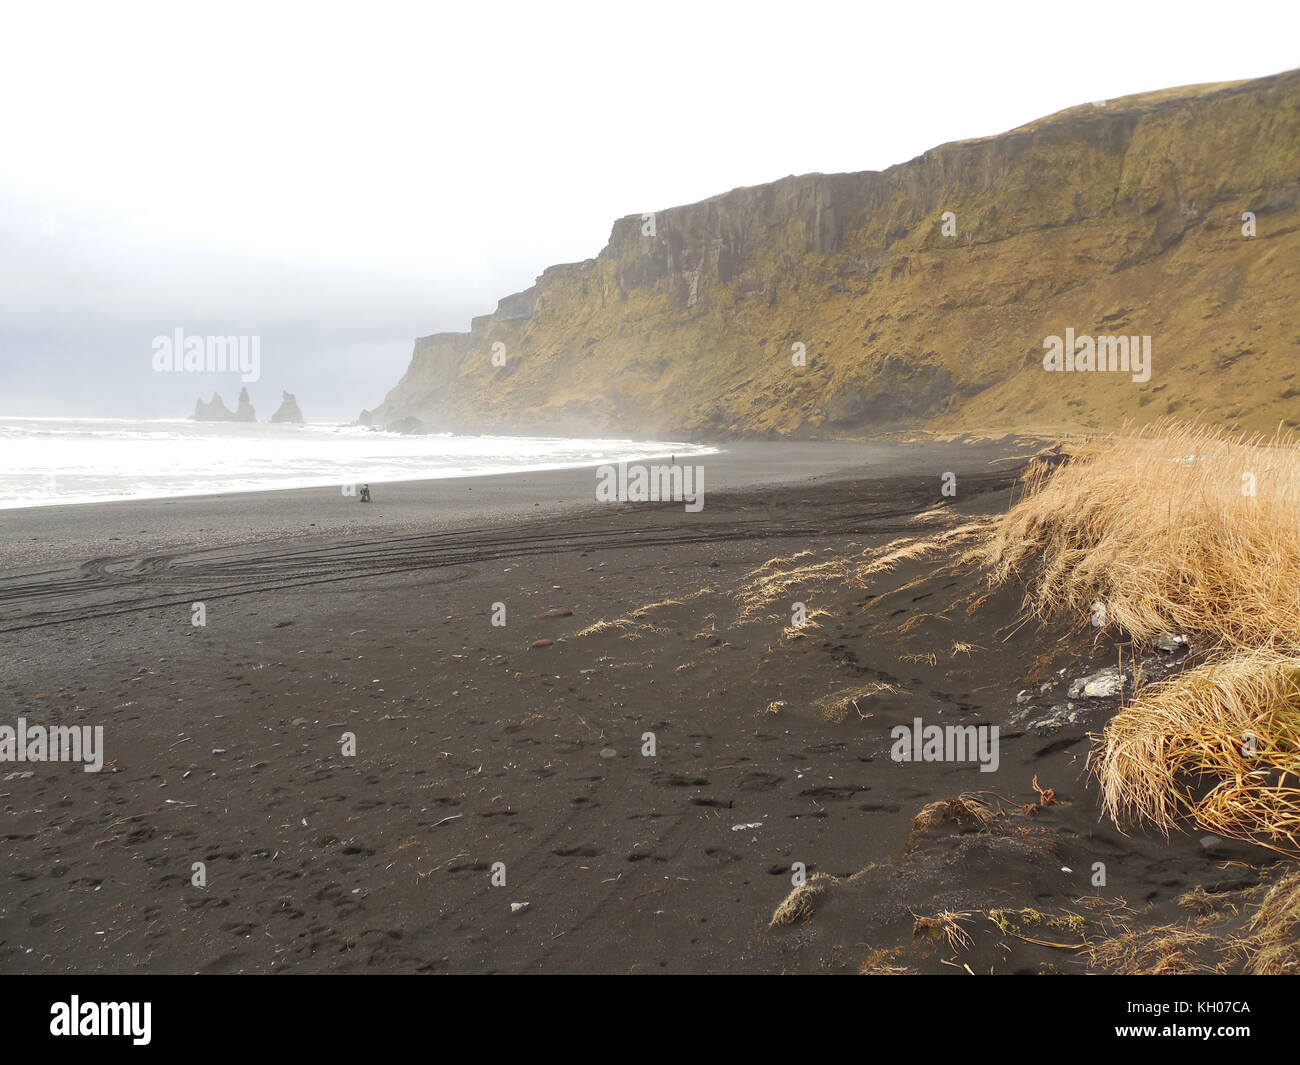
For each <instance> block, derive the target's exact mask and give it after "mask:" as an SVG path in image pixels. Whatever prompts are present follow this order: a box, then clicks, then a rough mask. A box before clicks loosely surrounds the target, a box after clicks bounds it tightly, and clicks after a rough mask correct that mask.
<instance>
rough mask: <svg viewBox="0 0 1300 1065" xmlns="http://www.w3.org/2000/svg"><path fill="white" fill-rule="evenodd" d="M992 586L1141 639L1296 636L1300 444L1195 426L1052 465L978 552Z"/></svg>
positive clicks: (1116, 442) (1275, 642)
mask: <svg viewBox="0 0 1300 1065" xmlns="http://www.w3.org/2000/svg"><path fill="white" fill-rule="evenodd" d="M972 554H973V555H974V557H976V558H977V559H978V560H979V561H980V562H982V563H984V564H986V565H988V566H989V567H990V570H991V580H992V582H993V583H995V584H997V583H1002V582H1004V581H1008V580H1011V579H1019V580H1021V581H1023V582H1024V583H1025V585H1026V588H1027V592H1026V604H1027V606H1028V607H1029V608H1030V610H1031V611H1032V612H1034V613H1036V614H1039V615H1042V616H1049V615H1060V614H1067V615H1070V614H1072V615H1075V616H1078V617H1081V618H1082V617H1087V616H1089V615H1090V613H1091V612H1092V608H1093V604H1094V603H1100V604H1102V606H1104V608H1105V620H1106V623H1107V626H1108V627H1113V628H1116V629H1118V630H1120V631H1123V632H1126V633H1128V634H1129V635H1131V636H1134V637H1136V638H1137V639H1139V640H1145V639H1150V638H1151V637H1154V636H1156V635H1158V634H1160V633H1161V632H1167V631H1170V630H1174V631H1177V632H1186V633H1197V634H1200V635H1202V636H1204V637H1208V638H1209V640H1211V641H1212V642H1214V643H1216V644H1217V645H1219V646H1221V647H1223V648H1225V649H1229V648H1241V649H1249V650H1253V649H1255V648H1264V647H1272V648H1276V649H1294V648H1296V646H1297V642H1298V641H1300V441H1298V440H1297V439H1296V437H1295V435H1294V434H1286V435H1281V434H1279V435H1277V436H1274V437H1273V438H1272V439H1269V440H1263V439H1260V438H1258V437H1244V436H1234V435H1230V434H1226V433H1224V432H1221V431H1217V430H1213V429H1207V428H1203V427H1199V426H1194V425H1175V424H1170V423H1163V424H1158V425H1155V426H1149V427H1147V428H1146V429H1144V430H1142V431H1140V432H1138V433H1137V434H1135V435H1133V436H1127V437H1125V436H1113V437H1108V438H1106V439H1103V440H1096V441H1090V442H1087V443H1085V444H1084V445H1083V446H1082V448H1081V453H1080V454H1078V455H1076V456H1074V457H1073V458H1071V459H1070V460H1068V461H1067V462H1065V463H1064V464H1063V465H1061V466H1059V467H1057V468H1055V469H1053V468H1052V467H1051V466H1049V465H1047V464H1045V463H1042V462H1037V463H1035V464H1034V465H1033V466H1032V467H1031V469H1030V471H1029V473H1028V474H1027V476H1026V481H1025V497H1024V498H1023V499H1022V500H1021V501H1020V502H1018V503H1017V504H1016V505H1015V506H1014V507H1012V508H1011V509H1010V510H1009V511H1008V512H1007V513H1006V514H1004V515H1003V516H1002V517H1001V518H999V519H998V521H997V522H996V523H995V525H994V526H993V528H992V530H991V532H990V535H989V536H988V538H987V540H986V541H985V542H984V543H983V544H982V545H981V546H980V547H979V548H977V549H976V550H975V551H974V552H973V553H972Z"/></svg>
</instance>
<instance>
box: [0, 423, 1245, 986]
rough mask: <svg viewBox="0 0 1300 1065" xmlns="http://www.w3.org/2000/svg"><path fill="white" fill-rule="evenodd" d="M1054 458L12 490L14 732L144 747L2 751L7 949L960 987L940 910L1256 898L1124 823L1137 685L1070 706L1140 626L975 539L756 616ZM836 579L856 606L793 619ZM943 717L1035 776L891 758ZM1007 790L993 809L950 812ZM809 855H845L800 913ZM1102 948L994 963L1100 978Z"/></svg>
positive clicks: (1012, 448) (989, 964)
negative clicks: (684, 493)
mask: <svg viewBox="0 0 1300 1065" xmlns="http://www.w3.org/2000/svg"><path fill="white" fill-rule="evenodd" d="M1034 450H1035V446H1034V445H1032V444H1029V443H1018V442H1015V441H1010V440H1007V441H997V442H993V441H986V442H971V441H962V442H953V443H926V444H898V445H886V444H869V445H867V444H864V445H854V444H833V445H829V444H828V445H814V444H807V445H804V444H800V445H795V444H772V445H766V444H756V443H753V444H738V445H729V446H728V448H727V451H726V453H724V454H720V455H716V456H711V457H709V458H707V459H705V460H703V461H704V463H705V465H706V468H707V474H706V496H707V502H706V506H705V507H704V509H703V510H702V511H701V512H700V513H698V514H691V513H686V512H685V511H684V510H683V507H682V506H681V504H672V503H662V504H611V505H597V504H595V503H594V502H592V491H593V481H594V476H593V471H592V470H569V471H559V472H552V473H540V474H527V475H517V476H509V477H490V478H488V477H485V478H469V479H464V480H449V481H428V482H407V483H402V484H392V485H375V486H374V499H375V502H374V503H372V504H371V505H370V506H368V507H367V506H362V505H359V504H358V503H357V501H356V500H355V499H353V498H349V497H344V496H341V495H340V494H339V493H338V491H337V490H332V491H331V490H303V491H292V492H275V493H259V494H250V495H239V496H224V497H205V498H193V499H183V500H160V501H151V502H133V503H122V504H112V505H90V506H82V507H60V508H43V509H32V510H22V511H8V512H4V513H3V514H0V534H2V535H3V538H4V567H3V575H2V577H0V632H3V634H4V636H3V639H4V655H3V662H2V664H0V671H2V681H0V688H2V690H3V694H4V699H5V703H6V705H7V706H8V707H9V708H10V714H11V716H18V715H24V716H26V717H27V718H28V719H29V720H31V721H33V722H41V723H65V724H67V723H75V724H91V725H103V726H104V730H105V746H106V755H105V757H106V766H105V769H104V771H103V772H101V773H98V774H93V773H83V772H82V771H81V769H80V767H79V766H73V765H66V764H51V765H45V766H34V767H31V766H22V767H18V766H11V765H5V766H3V767H2V768H3V772H0V811H2V812H3V830H2V833H0V854H2V855H3V887H2V888H0V970H2V971H4V972H8V973H67V972H74V971H75V972H115V973H117V972H153V973H172V972H176V973H181V972H288V971H293V972H311V973H314V972H362V971H370V972H483V971H488V972H491V971H508V972H537V971H545V972H759V973H774V972H786V971H803V972H856V971H858V970H859V968H860V967H861V966H863V965H864V963H867V961H868V959H869V958H872V957H875V958H876V959H877V960H876V964H878V965H879V964H884V963H883V962H881V961H880V959H881V957H883V956H884V955H882V954H881V952H885V954H888V956H889V957H890V958H893V959H895V960H897V962H898V964H900V965H903V966H906V967H908V968H909V969H911V970H913V971H930V972H944V971H947V972H960V971H962V970H961V969H960V968H956V967H954V966H952V965H951V964H950V963H948V962H946V961H945V958H946V957H947V956H948V954H947V953H945V951H943V950H942V949H941V947H940V946H934V947H933V948H931V947H923V948H922V949H920V950H917V949H916V948H915V947H914V946H913V940H914V931H913V929H914V925H915V922H916V919H917V917H919V916H922V915H923V914H925V913H929V912H935V911H940V910H948V911H956V912H961V911H964V910H967V909H971V910H974V909H979V910H985V909H988V908H990V907H1009V908H1013V909H1016V910H1020V909H1022V908H1032V909H1033V910H1034V911H1036V912H1038V911H1041V912H1044V913H1050V912H1066V911H1069V912H1072V913H1083V914H1084V915H1085V917H1086V919H1087V920H1094V919H1096V920H1098V921H1100V920H1102V919H1103V916H1102V915H1104V914H1111V915H1114V914H1119V913H1126V912H1132V913H1137V912H1139V911H1140V912H1142V913H1144V914H1148V915H1155V916H1159V915H1160V914H1165V913H1168V912H1172V911H1173V910H1174V909H1175V907H1174V902H1173V900H1174V898H1175V897H1177V896H1178V895H1180V894H1183V893H1184V892H1186V891H1187V890H1188V889H1189V888H1191V887H1193V886H1195V885H1197V884H1202V883H1207V882H1209V883H1223V882H1225V881H1231V880H1233V878H1236V879H1237V880H1242V879H1243V878H1244V877H1247V876H1248V874H1246V873H1244V872H1242V871H1241V870H1240V869H1238V870H1236V871H1233V870H1232V869H1230V868H1225V867H1224V866H1223V865H1222V860H1223V858H1224V855H1222V854H1209V853H1207V852H1206V851H1205V849H1204V848H1202V847H1201V846H1200V845H1199V844H1198V842H1197V839H1196V837H1195V836H1188V837H1175V838H1174V839H1173V840H1172V841H1168V842H1167V841H1165V840H1164V839H1163V838H1161V837H1159V836H1158V835H1156V836H1151V837H1147V836H1141V835H1139V836H1135V837H1127V838H1126V837H1123V836H1121V835H1120V834H1119V833H1118V832H1117V831H1116V830H1115V829H1114V828H1113V827H1112V826H1111V825H1110V824H1109V823H1108V822H1102V821H1101V820H1100V818H1099V815H1098V810H1097V804H1096V799H1095V795H1094V794H1093V792H1092V790H1091V787H1090V785H1089V783H1088V781H1087V778H1086V777H1085V775H1084V766H1083V761H1084V757H1085V755H1086V752H1087V749H1088V743H1087V740H1086V734H1087V733H1088V732H1089V731H1091V730H1094V729H1096V728H1098V727H1100V725H1101V724H1102V723H1103V722H1104V720H1105V717H1106V715H1107V713H1108V712H1110V710H1113V707H1114V705H1115V700H1109V701H1108V700H1104V699H1101V700H1091V701H1090V700H1083V703H1085V704H1087V705H1086V706H1082V708H1081V709H1080V711H1079V712H1078V713H1077V714H1075V715H1073V719H1072V720H1070V721H1068V722H1062V723H1058V724H1054V725H1051V726H1039V727H1037V728H1035V727H1030V725H1031V723H1032V722H1033V721H1034V720H1035V719H1041V718H1043V717H1044V715H1050V713H1051V712H1052V710H1053V709H1054V708H1055V705H1056V704H1063V703H1064V702H1065V698H1066V696H1065V694H1064V692H1065V687H1066V685H1068V683H1069V681H1070V680H1071V679H1073V678H1077V677H1081V676H1084V675H1087V674H1090V673H1093V672H1095V671H1097V670H1099V669H1101V668H1103V667H1105V666H1107V665H1109V664H1113V663H1114V662H1115V651H1114V649H1113V648H1111V647H1110V646H1107V645H1101V646H1093V643H1092V640H1091V637H1090V636H1089V635H1088V634H1087V633H1086V632H1085V633H1076V634H1073V635H1071V634H1069V633H1065V632H1062V631H1052V632H1044V631H1042V630H1040V629H1039V628H1038V627H1036V626H1033V625H1024V624H1017V617H1018V606H1019V604H1018V602H1016V601H1015V599H1014V597H1013V596H1012V595H1011V594H1010V593H1002V594H1001V596H1000V597H995V599H994V600H993V601H991V602H990V603H988V604H986V605H985V606H984V608H983V610H982V612H979V613H972V612H969V611H966V610H963V609H956V608H955V604H957V603H958V602H959V601H960V600H961V599H962V597H964V596H971V595H977V594H978V593H979V591H980V589H979V586H978V581H977V579H976V578H975V577H973V576H971V575H969V574H967V575H963V574H961V573H960V572H958V571H957V570H955V569H954V568H953V567H952V566H950V565H947V563H948V562H950V561H951V560H950V559H948V560H945V559H939V560H937V561H936V560H933V559H929V560H920V559H918V560H913V561H908V560H903V561H901V562H900V563H899V564H898V565H897V566H895V567H893V568H891V569H889V570H887V571H884V572H882V573H881V574H880V575H879V579H878V582H877V583H876V584H873V585H872V586H871V587H870V588H869V589H867V590H863V588H861V587H856V586H852V585H849V584H840V585H835V586H833V587H822V586H820V585H816V584H815V582H811V581H810V582H809V583H808V584H807V586H806V588H803V587H799V588H794V589H793V590H791V594H790V595H788V596H786V597H785V598H781V599H779V600H778V601H773V602H772V603H770V604H767V605H763V606H761V607H760V608H759V609H757V610H756V611H753V612H752V616H749V617H746V616H742V615H743V613H744V611H745V609H746V607H745V599H744V596H743V594H741V592H742V589H743V587H744V586H745V585H746V583H747V574H751V573H752V571H754V570H755V569H756V568H757V567H761V566H764V564H765V563H768V562H769V560H772V559H774V558H785V559H789V558H791V557H792V556H795V555H796V554H797V553H799V552H803V551H809V552H812V553H813V554H812V555H811V556H809V557H810V559H812V560H816V559H818V558H822V557H824V558H827V559H829V558H833V557H839V556H844V555H854V554H861V553H862V552H863V551H864V550H868V549H870V550H874V549H878V548H880V547H881V546H883V545H885V544H887V543H889V542H891V541H894V540H896V539H898V538H900V537H909V536H927V535H930V534H931V533H933V532H935V531H936V530H942V529H944V528H950V527H952V526H954V525H957V524H959V523H960V522H961V521H963V520H965V519H966V518H967V517H970V516H978V515H980V514H984V513H993V512H996V511H998V510H1000V509H1003V508H1005V507H1006V506H1007V505H1008V502H1009V501H1010V499H1011V497H1012V493H1013V483H1014V477H1015V475H1016V473H1017V472H1018V470H1019V468H1020V467H1021V465H1022V464H1023V462H1024V461H1025V459H1026V458H1027V456H1029V455H1031V454H1032V453H1033V452H1034ZM945 472H953V473H955V474H956V478H957V484H958V486H959V490H958V494H957V497H956V498H955V499H944V498H943V497H942V496H941V494H940V481H941V477H942V475H943V473H945ZM936 507H937V508H938V510H939V516H938V518H936V510H935V508H936ZM801 597H802V598H803V599H806V601H807V604H808V606H809V609H810V610H813V609H816V610H818V611H825V614H822V615H819V616H816V624H815V625H814V626H812V627H810V628H809V629H808V631H807V633H806V635H805V634H796V638H792V637H791V636H790V634H789V633H788V632H786V631H785V630H786V629H787V628H788V626H789V625H790V617H789V613H790V602H789V600H794V599H799V598H801ZM195 602H202V603H204V604H205V608H206V625H205V626H202V627H196V626H194V625H192V624H191V604H192V603H195ZM497 603H502V604H504V605H505V610H506V624H505V625H504V626H494V625H493V624H492V623H491V616H492V612H493V609H494V604H497ZM645 607H650V608H651V609H649V610H643V609H642V608H645ZM602 620H603V621H607V622H611V623H613V624H611V625H610V626H607V627H601V626H596V629H597V631H594V632H588V631H586V630H589V629H590V628H591V627H592V626H593V625H595V623H597V622H599V621H602ZM882 685H883V687H881V686H882ZM867 689H872V691H871V693H870V694H869V695H864V696H862V698H861V699H860V700H858V699H852V700H847V701H846V700H840V702H842V703H843V705H842V706H840V710H841V711H842V712H840V713H828V712H827V710H828V707H829V708H831V709H834V708H835V706H836V705H837V703H836V700H837V698H838V695H839V694H842V693H844V692H849V693H852V692H854V691H862V690H867ZM1022 690H1026V691H1028V692H1029V693H1030V694H1029V695H1028V696H1025V697H1020V698H1018V694H1017V693H1018V692H1020V691H1022ZM1108 708H1110V710H1108ZM918 717H919V718H923V719H925V720H927V721H939V722H943V721H960V722H962V723H986V724H988V723H991V724H996V725H998V726H999V727H1000V728H1001V730H1002V754H1001V761H1000V765H999V767H998V769H997V771H996V772H993V773H981V772H979V769H978V766H977V765H975V764H973V763H963V764H953V763H951V762H947V763H945V762H935V763H926V762H913V763H898V762H895V761H892V760H891V758H890V753H889V752H890V744H891V740H890V729H891V728H892V727H893V726H895V725H898V724H908V723H910V722H911V721H912V720H913V719H914V718H918ZM345 733H347V734H351V735H352V736H354V737H355V744H356V754H355V756H347V755H345V754H344V753H343V747H342V741H343V740H344V739H345ZM647 734H653V744H654V748H655V750H654V754H653V755H652V756H647V755H646V754H643V749H644V747H645V744H646V743H647ZM33 769H34V772H26V770H33ZM15 770H22V771H17V772H15ZM1035 781H1037V783H1038V789H1036V788H1035V785H1034V782H1035ZM1044 789H1050V791H1049V793H1048V795H1047V797H1046V798H1044V796H1043V790H1044ZM977 791H978V792H983V793H988V794H989V798H988V800H987V801H988V802H989V803H990V804H991V806H993V807H996V808H998V809H999V811H1000V813H1001V814H1002V815H1003V816H1000V817H999V818H998V820H997V821H995V822H993V823H992V825H991V826H989V825H979V824H970V823H965V822H964V821H963V815H962V812H961V811H960V810H954V811H950V812H949V813H950V814H951V816H949V815H948V814H943V813H941V814H940V815H939V816H935V817H931V818H929V819H928V820H927V821H925V822H924V823H921V822H917V823H914V819H915V818H916V817H917V815H918V813H920V812H921V811H922V810H923V808H926V807H927V806H928V805H929V804H932V803H936V802H943V801H944V800H948V799H950V798H952V797H954V796H957V795H958V794H959V793H962V792H977ZM1098 862H1101V863H1104V864H1105V866H1106V870H1107V877H1106V886H1105V887H1097V886H1095V882H1094V878H1095V872H1094V870H1095V868H1096V863H1098ZM195 863H203V869H204V872H205V874H206V886H203V887H200V886H195V884H194V883H193V882H192V878H193V876H194V872H193V871H194V868H195ZM496 863H504V868H503V869H502V867H501V866H498V865H497V864H496ZM795 863H803V866H804V867H806V870H807V873H808V875H809V876H816V875H817V874H830V875H832V876H834V877H836V878H840V879H838V880H837V881H835V882H834V886H833V888H832V887H828V888H826V889H825V890H824V891H823V890H822V889H821V888H819V889H818V890H819V892H820V893H821V897H819V898H818V900H817V901H818V904H819V912H818V914H817V916H816V919H815V920H812V921H809V922H801V923H798V924H793V925H790V926H778V927H774V928H769V920H770V918H771V917H772V914H773V911H774V910H775V909H776V908H777V906H778V905H779V904H780V903H781V902H782V900H783V899H784V898H785V897H786V895H787V894H788V893H789V892H790V890H791V886H792V867H795ZM494 874H495V879H497V880H498V881H499V880H500V879H501V877H502V876H504V886H494V883H493V880H494ZM821 883H822V882H821V881H818V884H821ZM1081 898H1091V899H1094V900H1095V902H1094V903H1090V904H1088V906H1091V907H1092V908H1091V909H1090V908H1088V906H1081V905H1080V904H1079V902H1078V900H1080V899H1081ZM971 931H972V932H973V933H974V932H975V931H976V929H975V927H974V926H973V925H972V926H971ZM977 938H978V937H977ZM1073 938H1074V939H1077V938H1078V937H1077V935H1076V936H1074V937H1073ZM1066 940H1071V932H1070V930H1069V929H1068V928H1063V929H1061V930H1057V931H1053V932H1051V933H1050V934H1039V935H1034V934H1032V933H1027V934H1026V935H1024V936H1022V935H1014V936H1002V937H997V938H990V939H988V940H987V941H986V940H985V939H982V938H978V942H977V943H976V945H975V948H974V950H973V951H967V952H965V953H964V954H963V963H964V964H969V965H972V966H976V967H979V968H981V970H985V971H994V972H1040V971H1080V970H1081V969H1082V967H1083V961H1082V960H1081V958H1080V957H1079V955H1078V954H1077V953H1076V952H1075V951H1072V950H1069V949H1064V948H1065V947H1068V946H1069V945H1070V943H1069V942H1064V943H1063V941H1066ZM1044 943H1046V945H1043V944H1044ZM904 954H906V957H905V958H904V956H903V955H904Z"/></svg>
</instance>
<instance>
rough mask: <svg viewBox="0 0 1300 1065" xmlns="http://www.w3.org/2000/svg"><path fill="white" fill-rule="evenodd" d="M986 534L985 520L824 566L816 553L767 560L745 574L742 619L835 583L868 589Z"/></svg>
mask: <svg viewBox="0 0 1300 1065" xmlns="http://www.w3.org/2000/svg"><path fill="white" fill-rule="evenodd" d="M984 529H985V522H983V521H974V522H967V523H966V524H964V525H960V526H958V527H956V528H953V529H945V530H944V531H943V532H939V533H935V534H933V535H931V536H907V537H903V538H901V539H898V540H892V541H890V542H889V543H888V544H886V545H885V546H884V547H882V548H870V549H868V550H866V551H863V552H862V553H861V554H858V555H850V556H844V555H839V554H834V553H829V552H828V554H827V557H825V558H823V559H822V560H821V561H820V562H817V561H813V562H810V561H807V560H808V559H810V558H812V557H813V553H812V552H811V551H800V552H799V553H798V554H795V555H791V556H789V557H787V558H772V559H768V561H766V562H764V563H763V564H762V565H761V566H758V567H757V568H755V569H753V570H751V571H750V572H749V573H748V574H746V576H745V582H744V583H743V584H742V585H741V586H740V587H739V588H738V589H737V590H736V592H735V595H736V598H737V600H739V602H740V611H739V616H738V618H737V620H739V621H741V622H747V621H753V620H755V619H757V618H758V617H759V615H760V614H762V613H763V612H764V611H766V610H768V609H770V608H771V607H772V606H773V605H774V604H776V603H780V604H781V605H782V606H783V607H786V606H788V605H789V603H790V602H792V601H793V600H795V599H798V598H799V597H800V596H805V597H806V596H808V595H810V594H812V593H814V592H815V591H816V590H817V589H818V588H821V587H825V586H826V585H828V584H831V583H832V582H834V583H836V584H848V585H850V586H852V587H857V588H862V587H865V586H866V584H867V582H868V581H869V580H870V578H872V577H874V576H876V575H878V574H880V573H885V572H887V571H889V570H891V569H893V568H894V567H895V566H897V565H899V564H901V563H903V562H907V561H910V560H914V559H921V558H928V557H931V556H933V555H939V554H942V553H944V552H946V551H949V550H951V549H952V548H953V547H954V546H966V545H968V544H969V543H970V541H971V540H973V539H974V538H975V537H976V536H977V535H979V534H980V533H982V532H983V531H984ZM795 593H798V594H797V595H796V594H795ZM823 613H824V612H823Z"/></svg>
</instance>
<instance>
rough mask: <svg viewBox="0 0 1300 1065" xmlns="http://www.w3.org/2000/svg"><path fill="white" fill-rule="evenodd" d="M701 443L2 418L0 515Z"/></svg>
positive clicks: (580, 461)
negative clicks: (28, 509)
mask: <svg viewBox="0 0 1300 1065" xmlns="http://www.w3.org/2000/svg"><path fill="white" fill-rule="evenodd" d="M715 450H716V449H715V448H710V447H705V446H701V445H698V444H685V443H674V442H658V441H649V442H647V441H635V440H575V439H563V438H550V437H513V436H454V435H451V434H439V435H430V436H402V435H399V434H397V433H384V432H376V431H374V430H371V429H364V428H361V427H359V426H352V425H272V424H269V423H253V424H248V423H235V422H194V421H190V420H188V419H157V420H131V419H121V418H15V417H0V509H12V508H14V507H29V506H48V505H51V504H65V503H93V502H108V501H113V500H121V499H158V498H165V497H170V496H188V495H205V494H209V493H217V492H260V491H269V490H271V489H276V488H311V487H321V486H331V485H351V484H364V483H380V482H383V481H412V480H422V479H424V478H429V477H466V476H470V475H474V474H488V473H510V472H518V471H524V470H547V469H563V468H566V467H581V466H598V465H603V464H605V463H616V462H630V461H633V460H638V459H647V458H654V457H659V456H668V455H672V454H676V455H677V456H679V457H680V456H688V455H702V454H710V453H712V452H714V451H715Z"/></svg>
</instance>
